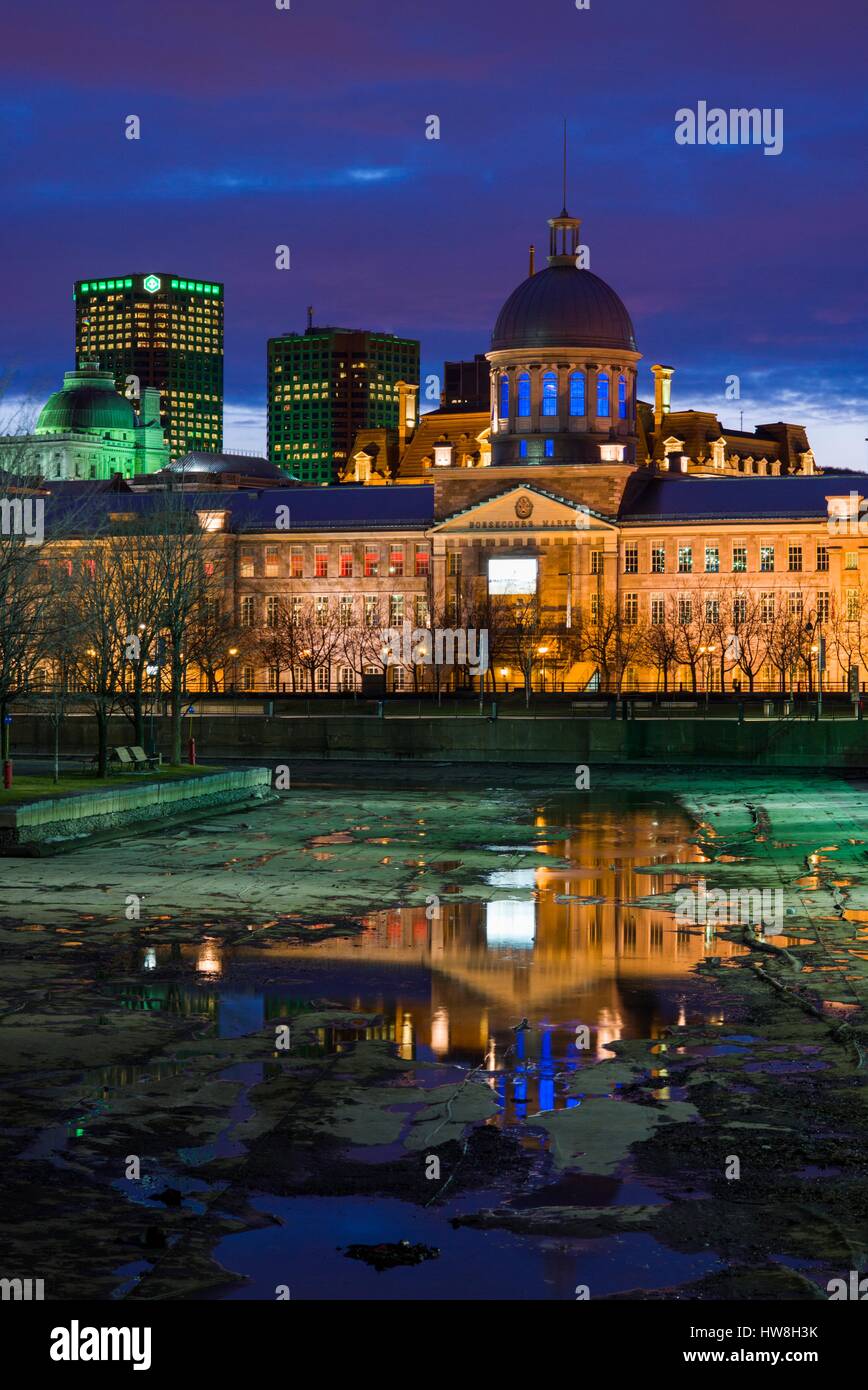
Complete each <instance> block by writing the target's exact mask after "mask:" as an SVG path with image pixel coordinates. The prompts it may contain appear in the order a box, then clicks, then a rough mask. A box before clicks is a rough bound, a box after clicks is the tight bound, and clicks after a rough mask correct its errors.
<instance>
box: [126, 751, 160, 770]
mask: <svg viewBox="0 0 868 1390" xmlns="http://www.w3.org/2000/svg"><path fill="white" fill-rule="evenodd" d="M129 751H130V754H131V756H132V760H133V762H134V764H135V765H136V767H147V768H151V767H159V766H160V763H161V762H162V754H160V753H157V754H156V756H155V757H153V758H149V757H148V755H147V753H146V752H145V750H144V748H130V750H129Z"/></svg>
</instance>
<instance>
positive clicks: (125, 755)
mask: <svg viewBox="0 0 868 1390" xmlns="http://www.w3.org/2000/svg"><path fill="white" fill-rule="evenodd" d="M157 762H158V759H156V758H149V757H148V755H147V753H146V752H145V750H144V749H143V748H110V749H109V755H108V771H109V773H112V772H124V771H127V772H135V771H136V769H137V768H143V767H150V766H152V765H156V764H157ZM98 763H99V754H98V753H93V754H91V755H90V756H89V757H87V758H82V760H81V765H82V767H83V768H84V769H85V770H86V771H92V770H93V769H94V768H96V766H97V765H98Z"/></svg>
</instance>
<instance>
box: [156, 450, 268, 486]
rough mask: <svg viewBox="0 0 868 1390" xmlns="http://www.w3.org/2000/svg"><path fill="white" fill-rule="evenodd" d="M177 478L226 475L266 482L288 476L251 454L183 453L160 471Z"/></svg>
mask: <svg viewBox="0 0 868 1390" xmlns="http://www.w3.org/2000/svg"><path fill="white" fill-rule="evenodd" d="M162 471H163V472H164V473H171V474H173V475H174V476H175V477H176V478H182V479H188V480H190V481H191V482H192V481H194V480H197V479H201V478H219V477H222V476H224V475H226V474H231V475H233V476H234V475H238V476H239V477H244V478H256V479H261V480H262V482H265V483H285V482H286V481H287V475H286V473H284V472H283V471H282V470H281V469H280V468H278V466H277V464H276V463H271V462H270V461H269V460H268V459H265V458H258V457H256V456H255V455H253V454H206V453H191V454H185V456H184V457H183V458H180V459H175V460H174V462H173V463H170V464H168V465H167V466H166V468H164V469H163V470H162Z"/></svg>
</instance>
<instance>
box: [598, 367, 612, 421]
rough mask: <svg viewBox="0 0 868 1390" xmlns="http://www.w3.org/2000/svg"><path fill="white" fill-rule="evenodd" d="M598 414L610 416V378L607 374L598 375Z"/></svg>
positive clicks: (600, 373)
mask: <svg viewBox="0 0 868 1390" xmlns="http://www.w3.org/2000/svg"><path fill="white" fill-rule="evenodd" d="M597 414H598V415H603V416H605V415H608V414H609V378H608V376H607V374H606V373H605V372H599V373H598V374H597Z"/></svg>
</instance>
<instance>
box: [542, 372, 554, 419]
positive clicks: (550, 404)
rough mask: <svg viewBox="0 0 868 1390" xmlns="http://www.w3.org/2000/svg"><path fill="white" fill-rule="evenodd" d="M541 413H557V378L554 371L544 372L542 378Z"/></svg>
mask: <svg viewBox="0 0 868 1390" xmlns="http://www.w3.org/2000/svg"><path fill="white" fill-rule="evenodd" d="M542 413H543V415H557V413H558V378H557V373H556V372H546V373H545V375H544V377H543V379H542Z"/></svg>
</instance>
